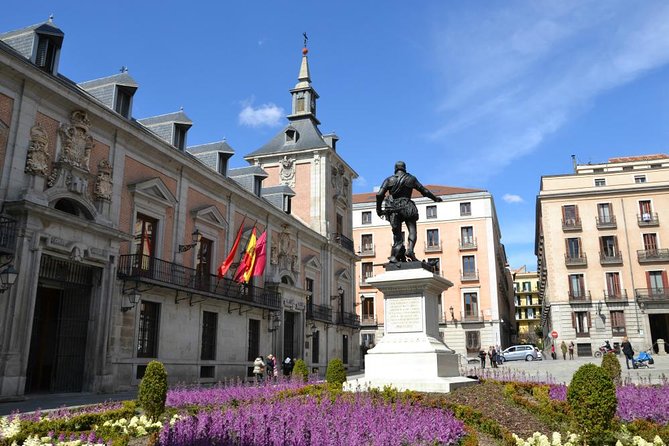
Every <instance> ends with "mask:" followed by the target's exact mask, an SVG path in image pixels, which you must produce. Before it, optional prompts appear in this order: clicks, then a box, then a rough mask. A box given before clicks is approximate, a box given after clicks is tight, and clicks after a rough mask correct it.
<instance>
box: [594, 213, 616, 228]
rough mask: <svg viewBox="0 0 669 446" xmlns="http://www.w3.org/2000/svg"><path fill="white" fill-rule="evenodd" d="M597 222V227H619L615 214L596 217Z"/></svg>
mask: <svg viewBox="0 0 669 446" xmlns="http://www.w3.org/2000/svg"><path fill="white" fill-rule="evenodd" d="M595 223H596V224H597V229H615V228H617V227H618V224H617V223H616V217H615V215H609V216H606V217H595Z"/></svg>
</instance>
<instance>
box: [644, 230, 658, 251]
mask: <svg viewBox="0 0 669 446" xmlns="http://www.w3.org/2000/svg"><path fill="white" fill-rule="evenodd" d="M643 249H644V250H646V251H647V252H648V251H650V252H655V251H657V234H654V233H651V234H644V235H643Z"/></svg>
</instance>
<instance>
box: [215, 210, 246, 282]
mask: <svg viewBox="0 0 669 446" xmlns="http://www.w3.org/2000/svg"><path fill="white" fill-rule="evenodd" d="M245 221H246V216H244V219H243V220H242V224H241V225H239V231H237V237H235V243H234V244H233V245H232V249H231V250H230V252H229V253H228V256H227V257H226V258H225V260H224V261H223V263H221V266H219V267H218V277H223V276H225V273H227V272H228V270H229V269H230V265H232V262H233V261H234V260H235V256H236V255H237V248H239V242H240V241H241V239H242V233H243V232H244V222H245Z"/></svg>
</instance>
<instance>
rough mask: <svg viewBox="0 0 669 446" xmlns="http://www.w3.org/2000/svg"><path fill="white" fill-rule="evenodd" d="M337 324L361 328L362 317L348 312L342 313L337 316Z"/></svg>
mask: <svg viewBox="0 0 669 446" xmlns="http://www.w3.org/2000/svg"><path fill="white" fill-rule="evenodd" d="M337 316H338V317H337V324H338V325H343V326H344V327H351V328H360V316H358V315H357V314H355V313H349V312H347V311H340V312H339V313H338V315H337Z"/></svg>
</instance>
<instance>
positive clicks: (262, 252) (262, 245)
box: [253, 231, 267, 276]
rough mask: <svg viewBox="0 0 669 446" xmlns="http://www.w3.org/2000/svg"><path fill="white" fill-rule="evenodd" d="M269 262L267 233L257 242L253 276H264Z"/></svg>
mask: <svg viewBox="0 0 669 446" xmlns="http://www.w3.org/2000/svg"><path fill="white" fill-rule="evenodd" d="M265 262H267V231H265V232H263V233H262V235H261V236H260V237H259V238H258V241H257V242H256V264H255V266H254V267H253V276H262V275H263V273H264V272H265Z"/></svg>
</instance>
